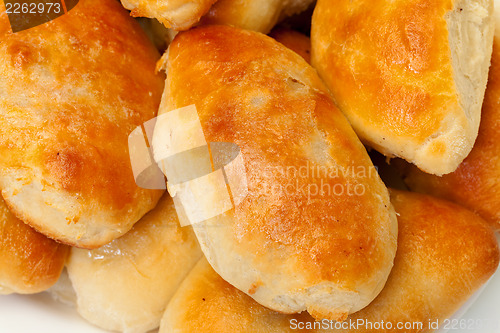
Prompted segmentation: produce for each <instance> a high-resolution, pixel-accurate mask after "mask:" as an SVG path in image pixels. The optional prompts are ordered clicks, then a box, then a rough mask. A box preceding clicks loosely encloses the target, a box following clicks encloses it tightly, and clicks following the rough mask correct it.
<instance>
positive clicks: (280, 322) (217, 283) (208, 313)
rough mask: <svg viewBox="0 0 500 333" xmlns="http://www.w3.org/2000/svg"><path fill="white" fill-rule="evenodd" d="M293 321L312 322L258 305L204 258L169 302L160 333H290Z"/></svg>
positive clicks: (308, 318)
mask: <svg viewBox="0 0 500 333" xmlns="http://www.w3.org/2000/svg"><path fill="white" fill-rule="evenodd" d="M292 319H295V320H297V321H300V322H306V321H309V322H314V319H313V318H312V317H311V316H309V315H308V314H307V312H304V313H303V314H294V315H286V314H281V313H278V312H275V311H272V310H269V309H268V308H266V307H264V306H262V305H260V304H259V303H257V302H255V301H254V300H253V299H252V298H251V297H249V296H248V295H246V294H245V293H243V292H241V291H239V290H238V289H236V288H235V287H233V286H232V285H230V284H229V283H227V282H226V281H224V279H223V278H221V277H220V276H219V275H218V274H217V273H216V272H215V271H214V270H213V268H212V267H211V266H210V264H209V263H208V261H207V260H206V259H205V258H203V259H202V260H200V262H198V264H197V265H196V266H195V267H194V268H193V270H192V271H191V272H190V273H189V275H188V276H187V277H186V279H185V280H184V281H183V282H182V284H181V285H180V287H179V289H177V291H176V293H175V294H174V297H173V298H172V300H171V301H170V303H168V306H167V310H166V311H165V314H164V316H163V318H162V320H161V326H160V332H159V333H172V332H176V333H198V332H218V333H233V332H259V333H267V332H269V333H275V332H292V330H291V329H290V320H292ZM297 331H298V332H305V331H303V330H297Z"/></svg>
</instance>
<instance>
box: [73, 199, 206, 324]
mask: <svg viewBox="0 0 500 333" xmlns="http://www.w3.org/2000/svg"><path fill="white" fill-rule="evenodd" d="M201 256H202V253H201V250H200V247H199V245H198V242H197V240H196V237H195V235H194V233H193V230H192V228H191V227H185V228H181V227H180V225H179V221H178V219H177V213H176V211H175V207H174V204H173V202H172V198H170V196H169V195H168V194H165V195H164V196H163V197H162V198H161V199H160V201H159V202H158V205H157V206H156V207H155V209H153V210H152V211H151V212H149V213H148V214H146V215H145V216H144V217H143V218H142V219H141V220H140V221H139V222H138V223H137V224H135V225H134V227H133V228H132V230H130V232H128V233H127V234H126V235H125V236H123V237H121V238H119V239H115V240H114V241H112V242H111V243H109V244H106V245H104V246H102V247H100V248H99V249H94V250H85V249H76V248H73V249H72V250H71V254H70V256H69V258H68V264H67V269H68V274H69V278H70V280H71V282H72V285H73V288H74V289H75V291H76V302H77V310H78V312H79V313H80V314H81V315H82V316H83V317H84V318H85V319H87V320H88V321H90V322H91V323H93V324H94V325H97V326H99V327H102V328H104V329H107V330H111V331H119V332H148V331H150V330H152V329H155V328H157V327H158V326H159V324H160V319H161V316H162V315H163V312H164V311H165V308H166V306H167V303H168V302H169V300H170V298H171V297H172V295H173V294H174V292H175V291H176V290H177V288H178V286H179V285H180V283H181V282H182V280H183V279H184V278H185V277H186V275H187V274H188V273H189V271H190V270H191V269H192V268H193V266H194V265H195V264H196V263H197V262H198V261H199V259H200V258H201Z"/></svg>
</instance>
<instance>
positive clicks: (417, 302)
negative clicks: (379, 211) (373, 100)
mask: <svg viewBox="0 0 500 333" xmlns="http://www.w3.org/2000/svg"><path fill="white" fill-rule="evenodd" d="M391 198H392V203H393V205H394V207H395V209H396V212H397V213H398V222H399V236H398V251H397V255H396V259H395V262H394V268H393V270H392V272H391V275H390V276H389V279H388V281H387V284H386V286H385V287H384V289H383V290H382V292H381V293H380V295H379V296H378V297H377V298H376V299H375V300H374V301H373V302H372V303H371V304H370V305H369V306H367V307H366V308H364V309H363V310H361V311H359V312H357V313H355V314H353V315H351V316H350V317H349V318H348V320H347V322H346V323H345V324H347V326H346V327H349V324H350V323H351V322H354V323H356V322H357V321H358V320H360V319H363V320H365V321H370V322H371V323H379V324H380V323H381V322H382V321H384V322H385V323H387V322H391V323H392V324H393V327H394V328H395V327H397V326H396V323H398V322H399V323H410V324H411V323H417V322H421V323H422V329H419V328H418V327H417V326H414V329H404V330H403V329H401V330H396V329H394V328H393V329H388V330H384V329H377V330H376V331H377V332H387V333H390V332H405V333H417V332H418V333H426V332H432V330H430V329H429V327H428V323H429V320H430V321H431V322H435V321H436V319H439V320H440V321H439V322H440V323H441V322H442V321H443V320H444V319H445V318H449V317H450V316H451V315H452V314H453V313H455V311H456V310H457V309H458V308H459V307H460V306H461V305H462V304H463V303H464V302H465V301H466V300H467V299H468V298H469V297H470V296H471V295H472V294H473V293H474V292H475V291H476V290H477V289H478V288H479V287H480V286H481V285H482V284H484V283H485V282H486V281H487V279H488V278H489V277H490V276H491V275H492V274H493V273H494V272H495V270H496V268H497V266H498V260H499V251H498V245H497V242H496V240H495V236H494V234H493V232H492V230H491V229H490V228H489V227H488V225H487V224H486V222H485V221H484V220H482V219H481V218H480V217H478V216H477V215H475V214H474V213H472V212H470V211H467V210H466V209H464V208H461V207H459V206H457V205H455V204H453V203H450V202H446V201H442V200H440V199H435V198H433V197H430V196H426V195H421V194H414V193H409V192H401V191H394V190H392V191H391ZM292 320H296V323H300V324H301V325H302V324H303V325H304V326H303V327H305V328H307V324H309V325H312V324H313V321H314V320H313V318H312V317H310V316H308V315H306V314H302V315H282V314H278V313H276V312H274V311H272V310H269V309H267V308H265V307H263V306H261V305H259V304H257V303H256V302H254V301H253V300H252V299H251V298H250V297H248V296H247V295H245V294H244V293H242V292H240V291H239V290H237V289H236V288H234V287H232V286H230V285H229V284H228V283H227V282H225V281H224V280H223V279H222V278H221V277H219V276H218V275H217V273H215V272H214V271H213V270H212V269H211V268H210V267H209V265H208V264H207V263H206V262H205V260H204V259H203V260H202V261H201V262H200V263H198V265H197V266H196V267H195V268H194V269H193V271H191V273H189V275H188V277H187V278H186V279H185V280H184V282H183V283H182V284H181V286H180V287H179V289H178V291H177V292H176V294H175V295H174V297H173V299H172V301H171V303H170V304H169V306H168V307H167V311H166V312H165V315H164V317H163V319H162V325H161V328H160V333H167V332H177V333H190V332H221V333H226V332H227V333H229V332H243V331H244V332H278V331H279V332H290V333H292V332H296V331H300V330H295V329H292V325H291V324H292V323H293V322H291V321H292ZM318 324H319V323H316V325H318ZM311 327H313V328H314V326H311ZM354 327H356V326H354ZM386 327H387V325H386ZM316 328H317V326H316ZM304 331H307V330H304ZM315 332H318V333H320V332H344V333H347V332H349V333H358V332H361V333H363V332H374V330H369V329H364V328H363V326H362V325H360V326H359V327H357V329H346V330H327V329H317V330H315Z"/></svg>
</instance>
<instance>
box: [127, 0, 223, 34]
mask: <svg viewBox="0 0 500 333" xmlns="http://www.w3.org/2000/svg"><path fill="white" fill-rule="evenodd" d="M216 1H217V0H121V2H122V4H123V6H124V7H125V8H127V9H129V10H131V13H130V15H132V16H135V17H151V18H155V19H157V20H158V21H160V22H161V23H163V24H164V25H165V26H166V27H167V28H172V29H174V30H187V29H189V28H191V27H192V26H193V25H195V24H196V23H198V21H199V20H200V18H201V17H202V16H203V15H204V14H206V13H207V12H208V10H209V9H210V7H211V6H212V5H213V4H214V3H215V2H216Z"/></svg>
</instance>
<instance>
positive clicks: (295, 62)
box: [153, 26, 397, 319]
mask: <svg viewBox="0 0 500 333" xmlns="http://www.w3.org/2000/svg"><path fill="white" fill-rule="evenodd" d="M235 40H238V43H236V44H235V43H234V41H235ZM167 55H168V59H167V66H166V68H167V72H168V76H167V83H166V90H165V94H164V97H163V100H162V105H161V106H160V114H161V113H163V112H167V111H170V110H174V109H177V108H180V107H184V106H188V105H192V104H195V105H196V107H197V109H198V115H199V117H200V120H201V125H202V127H203V132H204V135H205V139H206V140H207V142H232V143H236V144H237V145H238V146H239V147H240V149H241V155H242V157H243V160H244V164H245V168H246V175H244V174H243V175H242V174H240V176H241V177H245V178H246V180H247V182H248V189H249V193H248V195H247V196H246V197H245V199H244V200H243V202H242V203H241V204H239V205H238V206H237V207H236V209H233V210H230V211H229V212H227V213H225V214H223V215H221V216H219V217H217V218H216V219H215V220H209V221H207V222H203V223H199V224H196V226H195V228H194V229H195V232H196V234H197V236H198V239H199V240H200V243H201V246H202V250H203V251H204V253H205V255H206V256H207V257H208V260H209V262H210V263H211V264H212V266H213V267H214V268H215V270H216V271H218V272H219V273H220V274H221V275H222V276H223V277H224V278H225V279H226V280H227V281H229V282H230V283H231V284H233V285H236V286H237V287H238V288H239V289H241V290H243V291H244V292H246V293H248V294H250V295H251V296H252V297H253V298H254V299H256V300H257V301H258V302H260V303H261V304H264V305H266V306H268V307H271V308H273V309H275V310H278V311H281V312H287V313H293V312H300V311H304V310H306V309H307V310H308V311H309V312H312V313H314V315H315V316H316V317H317V318H334V319H339V318H340V319H341V318H345V316H346V315H347V314H348V313H351V312H354V311H357V310H359V309H360V308H362V307H364V306H366V305H367V304H368V303H369V302H370V301H371V300H372V299H373V298H374V297H375V296H376V295H377V294H378V292H379V291H380V289H381V288H382V287H383V284H384V283H385V280H386V278H387V276H388V274H389V271H390V269H391V267H392V260H393V258H394V255H395V249H396V235H397V223H396V219H395V216H394V213H393V211H392V208H391V206H390V202H389V198H388V193H387V189H386V188H385V186H384V185H383V183H382V182H381V180H380V178H379V177H378V174H377V172H376V171H375V169H374V167H373V165H372V163H371V161H370V159H369V157H368V155H367V153H366V150H365V149H364V147H363V145H362V144H361V142H360V141H359V140H358V139H357V137H356V135H355V134H354V132H353V130H352V129H351V127H350V126H349V124H348V122H347V121H346V119H345V118H344V116H343V115H342V114H341V113H340V111H339V110H338V109H337V108H336V107H335V105H334V104H333V102H332V100H331V98H330V95H329V94H328V92H327V89H326V88H325V87H324V85H323V83H322V82H321V80H320V79H319V77H318V76H317V74H316V72H315V71H314V69H313V68H312V67H310V66H309V65H308V64H307V63H306V62H305V61H304V60H303V59H302V58H301V57H300V56H299V55H297V54H296V53H294V52H292V51H291V50H289V49H287V48H285V47H284V46H283V45H281V44H280V43H277V42H276V41H274V40H273V39H272V38H269V37H267V36H265V35H262V34H259V33H255V32H250V31H244V30H241V29H237V28H232V27H227V26H207V27H201V28H196V29H193V30H190V31H188V32H185V33H181V34H179V35H178V36H177V37H176V38H175V39H174V41H173V43H172V44H171V45H170V48H169V51H168V54H167ZM161 130H162V129H161V128H158V126H157V127H156V129H155V133H156V132H157V131H161ZM158 133H159V132H158ZM153 147H154V149H155V151H156V149H157V148H158V147H156V146H155V143H154V142H153ZM185 163H190V161H186V162H185ZM350 167H354V169H349V168H350ZM304 168H306V169H307V168H309V169H310V171H308V172H306V173H305V174H304V172H303V173H302V175H299V174H293V170H295V171H298V170H304ZM290 170H292V174H291V173H290ZM321 170H323V171H321ZM325 170H328V172H325ZM352 170H356V171H355V172H350V171H352ZM318 171H319V172H318ZM336 171H338V173H336ZM358 171H361V172H362V174H359V173H358ZM314 172H315V173H314ZM321 186H324V187H323V189H324V191H323V192H321V191H317V192H316V193H314V188H316V187H321ZM356 186H357V187H356ZM349 187H350V189H351V194H350V195H349V194H348V191H349ZM354 188H357V189H359V192H358V193H357V194H359V195H356V194H354V193H353V192H352V191H353V189H354ZM334 189H335V192H334ZM339 189H340V190H339ZM361 192H362V193H361ZM213 204H214V203H213V202H207V203H206V205H207V207H208V206H211V205H213ZM197 206H199V207H200V208H201V209H205V207H204V206H203V203H197ZM207 209H208V208H207ZM212 224H215V225H216V226H213V225H212ZM332 295H334V296H332ZM332 303H335V305H333V304H332ZM324 304H329V305H328V306H327V305H324Z"/></svg>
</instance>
